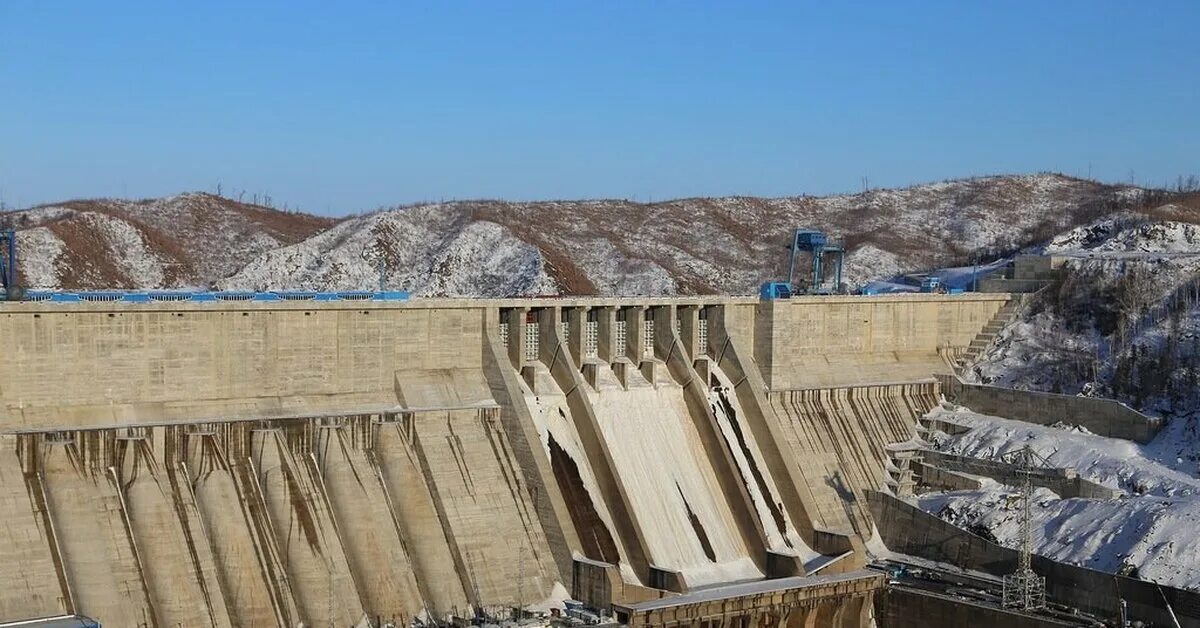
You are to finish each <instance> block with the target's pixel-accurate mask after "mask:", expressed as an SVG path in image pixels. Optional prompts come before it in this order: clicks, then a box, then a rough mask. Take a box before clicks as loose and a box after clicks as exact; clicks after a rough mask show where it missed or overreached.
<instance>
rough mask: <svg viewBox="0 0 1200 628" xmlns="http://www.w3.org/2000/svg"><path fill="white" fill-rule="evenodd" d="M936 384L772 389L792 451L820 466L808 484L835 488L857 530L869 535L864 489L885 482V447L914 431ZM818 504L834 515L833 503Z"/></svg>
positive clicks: (904, 439) (868, 514)
mask: <svg viewBox="0 0 1200 628" xmlns="http://www.w3.org/2000/svg"><path fill="white" fill-rule="evenodd" d="M935 387H936V383H934V382H917V383H911V384H893V385H881V386H862V387H854V388H837V389H811V390H795V391H786V392H777V393H771V394H770V397H771V404H772V407H773V408H774V409H775V411H776V413H777V414H778V415H779V416H780V417H781V418H783V419H784V422H785V424H786V426H785V429H784V433H785V438H786V440H787V442H788V444H789V445H790V447H791V448H792V450H793V451H794V452H796V455H797V456H798V457H800V458H801V459H804V460H809V461H811V462H812V463H815V464H817V465H819V466H817V467H814V468H813V470H814V471H816V472H817V474H818V477H811V478H810V480H809V481H810V483H812V482H814V481H818V480H821V481H823V482H825V483H826V484H828V485H829V486H831V487H832V488H833V489H834V490H835V491H837V492H838V493H839V495H840V498H839V499H838V502H837V506H842V507H844V508H845V509H846V512H847V516H848V518H849V519H850V521H851V523H852V524H853V525H854V527H855V530H856V531H857V532H859V534H860V535H863V536H866V535H869V534H870V513H869V510H868V509H867V506H866V502H865V498H864V497H863V491H864V490H875V489H877V488H879V487H881V486H882V485H883V483H884V481H885V472H884V459H885V458H886V456H887V452H886V446H887V445H888V444H890V443H893V442H899V441H906V440H908V439H910V438H911V437H912V436H913V434H914V430H915V427H916V423H917V420H918V419H919V418H920V417H921V416H922V415H923V414H925V413H926V412H928V411H929V409H930V408H932V404H933V403H934V401H933V392H932V391H933V390H934V389H935ZM819 476H823V478H821V477H819ZM821 508H822V510H823V514H824V515H825V516H828V517H836V512H835V511H836V509H837V508H836V506H835V505H834V504H823V505H822V506H821Z"/></svg>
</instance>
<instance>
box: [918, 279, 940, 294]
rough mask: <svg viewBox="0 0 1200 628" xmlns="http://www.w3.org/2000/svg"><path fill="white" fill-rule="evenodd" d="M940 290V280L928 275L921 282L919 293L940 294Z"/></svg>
mask: <svg viewBox="0 0 1200 628" xmlns="http://www.w3.org/2000/svg"><path fill="white" fill-rule="evenodd" d="M941 290H942V278H941V277H938V276H937V275H929V276H928V277H925V278H924V279H922V280H921V292H940V291H941Z"/></svg>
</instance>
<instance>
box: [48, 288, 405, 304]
mask: <svg viewBox="0 0 1200 628" xmlns="http://www.w3.org/2000/svg"><path fill="white" fill-rule="evenodd" d="M408 299H409V294H408V293H407V292H404V291H390V292H359V291H346V292H309V291H302V290H293V291H278V292H236V291H229V292H182V291H165V290H164V291H149V292H122V291H116V290H103V291H82V292H54V291H49V290H30V291H29V292H28V293H26V294H25V300H26V301H50V302H52V303H178V302H183V301H188V302H193V303H215V302H221V301H230V302H237V301H243V302H244V301H255V302H262V301H323V302H328V301H407V300H408Z"/></svg>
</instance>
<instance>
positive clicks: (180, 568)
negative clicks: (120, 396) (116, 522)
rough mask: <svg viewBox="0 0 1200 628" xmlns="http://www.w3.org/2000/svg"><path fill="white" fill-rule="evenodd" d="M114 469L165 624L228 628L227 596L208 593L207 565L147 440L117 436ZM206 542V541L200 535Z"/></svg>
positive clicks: (153, 595) (156, 611) (157, 605)
mask: <svg viewBox="0 0 1200 628" xmlns="http://www.w3.org/2000/svg"><path fill="white" fill-rule="evenodd" d="M116 454H117V456H116V457H117V461H116V465H115V468H116V470H117V472H118V477H119V478H120V482H121V491H122V492H123V493H124V497H125V504H126V506H127V508H128V513H129V523H130V527H131V528H132V532H133V538H134V539H135V540H136V542H137V549H138V554H139V556H140V558H141V563H142V566H143V569H144V570H145V578H146V584H147V587H148V589H149V592H150V597H151V600H152V601H153V603H154V609H155V613H156V615H157V617H158V623H159V624H160V625H162V626H229V625H230V622H229V618H228V616H227V615H226V611H225V603H224V600H223V599H221V598H220V589H219V588H217V589H216V590H215V593H217V598H216V599H213V598H212V596H211V595H210V594H209V593H210V592H209V590H208V587H207V586H206V585H207V583H206V582H205V577H206V576H207V575H210V574H206V573H205V570H204V567H202V566H201V565H200V564H198V562H197V556H196V553H195V552H194V551H193V550H192V547H193V546H194V543H195V542H196V540H197V539H194V538H190V537H188V536H187V535H186V534H185V533H184V529H183V523H182V522H181V521H180V519H179V517H178V514H179V513H178V510H177V509H176V507H175V497H174V492H173V491H172V490H171V487H170V484H169V483H168V482H167V481H166V478H165V477H163V472H162V469H161V467H160V466H159V464H158V461H157V460H156V459H155V457H154V453H153V451H152V450H151V447H150V444H149V443H148V442H147V439H146V438H140V437H139V438H122V439H118V440H117V451H116ZM199 541H200V542H201V543H203V542H204V539H199Z"/></svg>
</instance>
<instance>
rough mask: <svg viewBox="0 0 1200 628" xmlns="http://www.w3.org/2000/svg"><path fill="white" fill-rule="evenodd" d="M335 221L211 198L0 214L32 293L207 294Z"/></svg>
mask: <svg viewBox="0 0 1200 628" xmlns="http://www.w3.org/2000/svg"><path fill="white" fill-rule="evenodd" d="M334 222H335V221H334V220H332V219H328V218H320V217H316V216H310V215H307V214H297V213H287V212H281V211H276V210H273V209H269V208H266V207H261V206H257V205H250V204H245V203H239V202H236V201H232V200H229V199H226V198H221V197H218V196H214V195H211V194H202V193H192V194H181V195H178V196H172V197H168V198H162V199H153V200H147V201H136V202H135V201H122V200H112V199H106V200H91V201H67V202H64V203H60V204H57V205H45V206H41V207H36V208H32V209H28V210H24V211H15V212H8V213H5V214H0V225H6V226H11V227H13V228H16V229H17V230H18V235H17V243H18V251H17V252H18V257H19V260H20V262H19V264H18V271H19V273H20V275H21V281H22V283H23V285H26V286H28V287H33V288H50V289H54V288H68V289H71V288H174V287H188V288H206V287H208V286H210V285H212V284H213V283H214V282H216V281H217V280H218V279H221V278H224V277H227V276H229V275H231V274H233V273H234V272H236V271H238V270H240V269H241V268H242V267H244V266H245V265H246V264H247V263H248V262H249V261H250V260H252V259H254V258H256V257H257V256H259V255H261V254H263V253H265V252H267V251H271V250H274V249H277V248H279V247H281V246H286V245H289V244H292V243H294V242H297V241H300V240H302V239H304V238H307V237H308V236H310V235H312V234H313V233H316V232H317V231H319V230H322V229H324V228H326V227H328V226H329V225H331V224H333V223H334Z"/></svg>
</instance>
